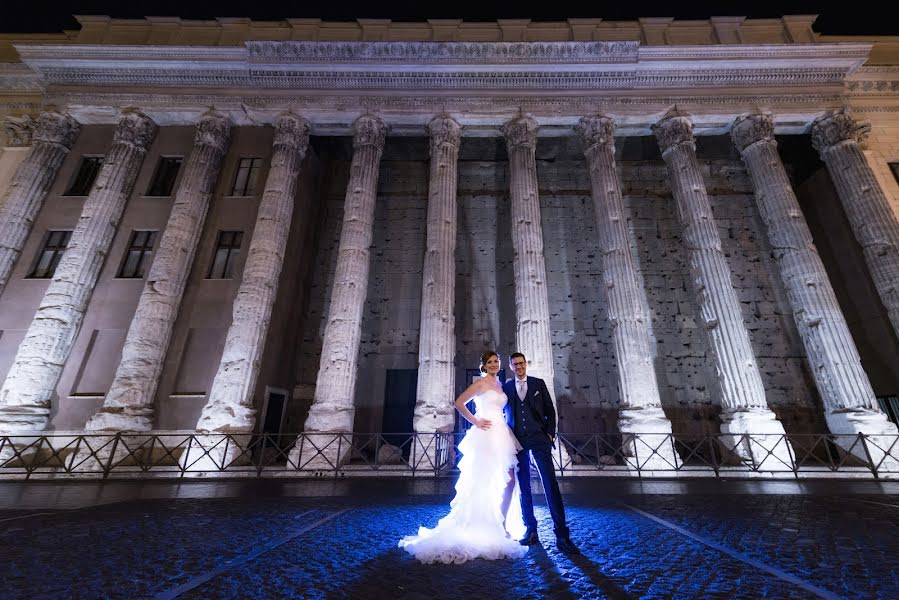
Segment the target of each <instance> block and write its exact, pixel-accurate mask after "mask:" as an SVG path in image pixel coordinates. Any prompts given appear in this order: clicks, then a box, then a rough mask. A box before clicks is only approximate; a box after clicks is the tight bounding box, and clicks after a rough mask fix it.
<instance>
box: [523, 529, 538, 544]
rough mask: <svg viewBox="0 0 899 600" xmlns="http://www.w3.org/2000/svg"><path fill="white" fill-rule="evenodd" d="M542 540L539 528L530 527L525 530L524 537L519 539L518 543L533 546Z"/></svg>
mask: <svg viewBox="0 0 899 600" xmlns="http://www.w3.org/2000/svg"><path fill="white" fill-rule="evenodd" d="M539 542H540V538H539V537H537V530H536V529H531V528H530V527H528V530H527V531H526V532H525V534H524V537H523V538H521V539H520V540H518V543H519V544H521V545H522V546H533V545H534V544H537V543H539Z"/></svg>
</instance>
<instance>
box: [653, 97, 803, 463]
mask: <svg viewBox="0 0 899 600" xmlns="http://www.w3.org/2000/svg"><path fill="white" fill-rule="evenodd" d="M692 128H693V125H692V122H691V121H690V119H689V117H687V116H686V115H683V114H680V113H676V112H675V113H671V114H669V115H667V116H666V117H665V118H663V119H662V120H661V121H660V122H659V123H657V124H656V125H654V126H653V130H654V132H655V134H656V138H657V139H658V142H659V148H660V149H661V151H662V157H663V159H664V160H665V164H666V166H667V168H668V174H669V176H670V179H671V187H672V190H673V192H674V199H675V202H676V203H677V212H678V217H679V219H680V221H681V223H682V226H683V237H684V245H685V246H686V248H687V251H688V252H689V261H690V271H691V275H692V278H693V290H694V293H695V294H696V302H697V304H698V306H699V311H700V319H701V322H700V326H701V327H702V328H703V330H704V332H705V335H706V336H707V337H708V340H709V349H710V351H711V352H712V355H713V356H714V359H715V375H716V377H715V380H717V384H718V385H719V386H720V392H721V396H720V399H721V406H722V413H721V431H722V432H723V433H732V434H743V433H757V432H761V433H766V434H767V433H771V434H783V433H784V430H783V426H782V425H780V423H779V422H778V421H776V420H775V419H773V414H771V411H770V409H769V408H768V404H767V401H766V399H765V388H764V385H763V383H762V378H761V375H760V373H759V368H758V364H757V363H756V360H755V356H754V355H753V351H752V345H751V343H750V340H749V334H748V332H747V330H746V326H745V325H744V323H743V316H742V312H741V310H740V304H739V302H738V300H737V296H736V293H735V292H734V288H733V284H732V283H731V273H730V268H729V266H728V263H727V259H726V258H725V256H724V252H723V251H722V249H721V238H720V236H719V233H718V229H717V225H716V223H715V218H714V215H713V214H712V207H711V204H710V202H709V199H708V193H707V192H706V187H705V183H704V182H703V179H702V172H701V170H700V168H699V163H698V161H697V160H696V143H695V140H694V138H693V130H692ZM738 413H740V414H738ZM744 426H745V427H747V429H741V427H744ZM756 427H758V428H759V429H760V431H758V430H757V429H756ZM728 445H729V446H730V447H735V449H736V450H737V451H738V452H739V451H740V449H741V447H742V446H743V441H742V440H740V438H739V437H734V438H733V440H732V442H731V443H729V444H728ZM746 446H747V447H746V448H745V450H746V452H745V453H742V454H741V455H742V456H744V457H746V458H751V459H753V460H755V453H754V452H753V448H752V446H751V444H746ZM767 446H770V444H769V445H766V447H765V448H760V449H759V450H760V451H761V452H762V453H764V452H765V451H766V450H768V447H767ZM783 458H785V460H783V461H782V462H783V463H784V465H785V466H789V465H790V464H791V463H790V459H789V455H788V453H787V452H786V451H784V452H783Z"/></svg>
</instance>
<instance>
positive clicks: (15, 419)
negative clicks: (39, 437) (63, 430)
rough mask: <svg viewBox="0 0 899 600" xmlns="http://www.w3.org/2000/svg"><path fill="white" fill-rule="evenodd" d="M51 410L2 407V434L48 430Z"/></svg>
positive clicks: (0, 418)
mask: <svg viewBox="0 0 899 600" xmlns="http://www.w3.org/2000/svg"><path fill="white" fill-rule="evenodd" d="M49 424H50V410H49V408H45V407H43V406H24V405H18V404H6V405H3V406H0V433H3V434H9V435H17V434H19V433H30V432H32V431H41V432H43V431H44V430H46V429H47V425H49Z"/></svg>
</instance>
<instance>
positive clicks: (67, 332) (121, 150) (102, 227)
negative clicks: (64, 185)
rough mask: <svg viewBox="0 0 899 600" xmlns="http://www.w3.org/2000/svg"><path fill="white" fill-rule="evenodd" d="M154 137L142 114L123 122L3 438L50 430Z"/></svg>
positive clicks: (19, 381)
mask: <svg viewBox="0 0 899 600" xmlns="http://www.w3.org/2000/svg"><path fill="white" fill-rule="evenodd" d="M155 134H156V125H155V124H154V123H153V121H151V120H150V119H149V118H148V117H146V116H144V115H142V114H140V113H138V112H133V111H128V112H125V113H123V114H122V116H121V118H120V119H119V125H118V127H117V128H116V131H115V136H114V138H113V142H112V145H111V147H110V149H109V152H108V154H107V155H106V158H105V159H104V161H103V166H102V167H101V169H100V173H99V174H98V175H97V180H96V182H95V183H94V188H93V189H92V190H91V193H90V196H88V198H87V200H86V201H85V203H84V209H83V210H82V212H81V218H80V219H79V221H78V225H77V226H76V227H75V230H74V231H73V232H72V237H71V240H70V241H69V245H68V247H67V248H66V251H65V253H64V254H63V256H62V259H61V260H60V262H59V266H58V267H57V269H56V274H55V276H54V277H53V281H52V282H51V283H50V286H49V287H48V288H47V291H46V293H45V294H44V298H43V300H42V301H41V304H40V306H39V307H38V309H37V313H36V314H35V316H34V320H33V321H32V323H31V326H30V327H29V329H28V333H27V334H26V335H25V339H24V340H23V341H22V343H21V344H20V345H19V349H18V351H17V353H16V358H15V361H14V363H13V366H12V368H10V371H9V374H8V375H7V377H6V381H4V383H3V387H2V388H0V430H4V431H31V430H40V429H44V428H46V426H47V421H48V416H49V412H50V402H51V399H52V398H53V395H54V393H55V392H56V385H57V383H58V382H59V377H60V374H61V373H62V369H63V366H64V365H65V362H66V359H67V358H68V356H69V352H70V351H71V350H72V345H73V344H74V342H75V338H76V336H77V334H78V330H79V328H80V326H81V321H82V319H83V317H84V313H85V311H86V310H87V305H88V302H89V301H90V297H91V293H92V292H93V289H94V286H95V285H96V283H97V278H98V277H99V275H100V269H101V268H102V267H103V263H104V262H105V260H106V255H107V254H108V252H109V246H110V244H111V243H112V238H113V236H114V235H115V232H116V229H117V227H118V224H119V220H120V219H121V216H122V211H123V210H124V208H125V202H126V201H127V199H128V197H129V196H130V194H131V189H132V187H133V186H134V180H135V177H136V176H137V172H138V170H139V169H140V165H141V163H142V162H143V159H144V156H145V155H146V153H147V148H148V147H149V145H150V143H151V142H152V141H153V137H154V135H155Z"/></svg>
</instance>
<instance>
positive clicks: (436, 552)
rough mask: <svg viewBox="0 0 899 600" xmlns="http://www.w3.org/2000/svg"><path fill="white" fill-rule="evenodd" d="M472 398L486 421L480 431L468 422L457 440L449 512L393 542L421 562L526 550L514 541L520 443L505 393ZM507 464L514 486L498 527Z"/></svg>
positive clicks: (518, 529) (518, 521) (520, 529)
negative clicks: (505, 409)
mask: <svg viewBox="0 0 899 600" xmlns="http://www.w3.org/2000/svg"><path fill="white" fill-rule="evenodd" d="M474 401H475V407H476V408H475V414H476V415H477V416H478V417H481V418H485V419H489V420H490V421H491V426H490V428H489V429H486V430H485V429H478V428H477V427H472V428H471V429H469V430H468V432H467V433H466V434H465V437H464V438H462V441H461V442H459V446H458V448H459V452H460V453H461V454H462V459H461V460H460V461H459V479H458V481H457V482H456V497H455V498H453V501H452V502H450V512H449V514H448V515H446V516H445V517H443V518H442V519H440V521H439V522H438V523H437V526H436V527H435V528H433V529H428V528H426V527H421V528H419V530H418V535H410V536H406V537H404V538H403V539H402V540H400V543H399V547H400V548H405V549H406V551H407V552H409V554H411V555H412V556H414V557H415V558H417V559H418V560H420V561H421V562H423V563H434V562H442V563H446V564H450V563H456V564H462V563H464V562H465V561H467V560H471V559H473V558H486V559H489V560H495V559H498V558H519V557H521V556H524V555H525V554H527V551H528V548H527V546H522V545H521V544H519V543H518V540H519V538H521V537H523V536H524V533H525V526H524V520H523V519H522V517H521V504H520V503H519V499H518V478H517V477H516V476H515V471H514V469H515V468H517V465H518V459H517V457H516V455H517V453H518V451H519V450H520V449H521V445H520V444H519V443H518V440H517V439H515V434H513V433H512V430H511V429H509V426H508V425H507V424H506V421H505V418H504V417H503V407H504V406H505V405H506V395H505V394H504V393H503V392H500V391H494V390H490V391H487V392H484V393H482V394H478V395H477V396H475V398H474ZM510 469H513V471H512V478H513V480H514V481H515V488H514V491H513V493H512V502H511V504H510V505H509V511H508V514H507V515H506V522H505V528H504V527H503V515H502V499H503V493H504V492H505V490H506V485H507V484H508V483H509V471H510ZM507 529H508V535H507V533H506V530H507Z"/></svg>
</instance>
